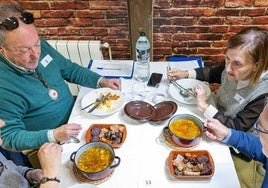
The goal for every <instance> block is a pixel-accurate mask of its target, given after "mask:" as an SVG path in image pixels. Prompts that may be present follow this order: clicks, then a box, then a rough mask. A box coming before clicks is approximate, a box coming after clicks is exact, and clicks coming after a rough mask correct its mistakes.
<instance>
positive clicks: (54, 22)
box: [1, 0, 268, 64]
mask: <svg viewBox="0 0 268 188" xmlns="http://www.w3.org/2000/svg"><path fill="white" fill-rule="evenodd" d="M3 1H5V0H1V3H2V2H3ZM8 2H11V0H10V1H8ZM12 2H13V1H12ZM14 2H17V3H18V4H21V6H22V7H23V8H24V9H26V10H29V11H31V12H33V14H34V16H35V18H36V22H35V23H36V25H37V27H38V32H39V33H40V35H41V36H43V37H45V38H47V39H69V40H101V41H103V42H108V43H109V44H110V46H111V47H112V53H113V58H114V59H129V58H131V57H130V56H131V55H130V39H129V38H130V33H129V27H128V18H127V15H128V6H127V0H90V1H87V0H80V1H77V0H68V1H64V0H57V1H48V0H17V1H14ZM267 7H268V1H267V0H190V1H189V0H154V1H153V43H152V46H153V60H159V61H163V60H166V58H167V57H168V56H169V55H172V54H173V55H184V56H200V57H202V59H203V61H204V62H205V64H214V63H216V62H220V61H222V60H224V58H225V50H224V49H225V45H226V42H227V40H228V39H229V38H230V37H231V36H233V35H235V34H236V33H237V32H239V31H240V30H242V29H244V28H246V27H249V26H258V27H262V28H266V29H268V20H267V19H268V18H267V15H268V13H267V11H268V10H267ZM103 53H104V56H105V57H108V54H107V51H105V50H104V51H103Z"/></svg>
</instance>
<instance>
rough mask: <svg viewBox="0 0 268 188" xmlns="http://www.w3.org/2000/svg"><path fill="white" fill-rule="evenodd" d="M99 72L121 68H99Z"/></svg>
mask: <svg viewBox="0 0 268 188" xmlns="http://www.w3.org/2000/svg"><path fill="white" fill-rule="evenodd" d="M97 69H98V70H121V69H119V68H105V67H97Z"/></svg>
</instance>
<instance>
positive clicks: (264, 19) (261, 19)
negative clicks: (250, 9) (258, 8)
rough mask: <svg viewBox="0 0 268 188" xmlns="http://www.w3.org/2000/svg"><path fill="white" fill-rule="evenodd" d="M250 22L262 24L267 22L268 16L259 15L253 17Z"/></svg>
mask: <svg viewBox="0 0 268 188" xmlns="http://www.w3.org/2000/svg"><path fill="white" fill-rule="evenodd" d="M252 24H257V25H263V24H268V16H260V17H255V18H253V21H252Z"/></svg>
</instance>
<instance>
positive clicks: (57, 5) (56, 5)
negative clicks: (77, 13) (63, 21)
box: [50, 1, 89, 10]
mask: <svg viewBox="0 0 268 188" xmlns="http://www.w3.org/2000/svg"><path fill="white" fill-rule="evenodd" d="M50 7H51V9H55V10H67V9H71V10H76V9H77V10H81V9H88V8H89V3H88V2H87V1H51V2H50Z"/></svg>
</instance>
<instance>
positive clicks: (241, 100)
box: [234, 93, 245, 104]
mask: <svg viewBox="0 0 268 188" xmlns="http://www.w3.org/2000/svg"><path fill="white" fill-rule="evenodd" d="M234 99H235V100H236V101H238V102H239V104H241V103H243V102H244V100H245V99H244V98H243V97H241V96H240V95H239V94H237V93H236V94H235V96H234Z"/></svg>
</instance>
